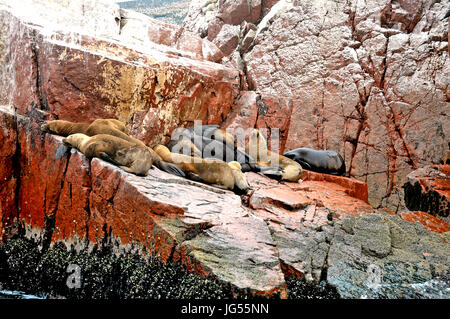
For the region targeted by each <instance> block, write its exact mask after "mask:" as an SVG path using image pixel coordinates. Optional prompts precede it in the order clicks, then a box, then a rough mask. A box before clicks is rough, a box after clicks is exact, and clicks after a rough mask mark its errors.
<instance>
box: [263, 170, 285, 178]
mask: <svg viewBox="0 0 450 319" xmlns="http://www.w3.org/2000/svg"><path fill="white" fill-rule="evenodd" d="M282 172H283V171H273V170H272V171H262V172H261V174H263V175H264V176H267V177H269V178H272V179H275V180H277V181H279V180H281V178H282V177H283V174H282Z"/></svg>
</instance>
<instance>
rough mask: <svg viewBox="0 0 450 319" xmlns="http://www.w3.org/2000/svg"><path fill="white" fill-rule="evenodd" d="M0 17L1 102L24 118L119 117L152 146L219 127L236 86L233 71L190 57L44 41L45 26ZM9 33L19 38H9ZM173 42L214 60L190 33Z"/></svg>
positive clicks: (101, 42) (77, 40)
mask: <svg viewBox="0 0 450 319" xmlns="http://www.w3.org/2000/svg"><path fill="white" fill-rule="evenodd" d="M1 14H2V17H3V18H2V23H3V24H4V26H3V27H2V28H3V29H5V28H8V30H9V31H10V33H9V32H5V33H2V38H4V39H2V41H3V43H6V44H9V45H8V46H5V51H4V52H2V54H3V53H4V55H5V56H8V57H9V59H8V60H2V61H4V66H2V67H4V68H5V70H6V71H7V73H6V74H4V75H3V77H4V79H5V80H4V82H3V80H2V84H4V86H3V85H2V87H1V88H0V92H1V96H2V97H4V101H3V103H4V104H6V105H14V106H15V107H16V108H17V110H18V113H19V114H22V115H25V114H26V113H27V112H30V111H31V109H33V107H30V105H31V104H32V103H34V105H37V108H39V109H41V110H44V111H45V112H47V114H46V116H47V117H48V118H49V119H51V118H59V119H68V120H71V121H92V120H94V119H95V118H99V117H102V118H111V117H113V118H118V119H120V120H122V121H124V122H126V123H127V126H128V128H129V129H130V131H131V132H132V134H134V135H135V136H136V137H138V138H140V139H142V140H143V141H144V142H146V143H149V144H151V145H153V144H156V143H164V142H166V140H168V136H170V134H171V132H172V130H173V129H174V128H175V127H177V126H183V125H189V124H192V123H193V121H194V120H201V121H202V122H204V123H208V124H220V123H221V122H222V121H223V119H224V118H225V116H226V114H228V112H229V110H230V108H231V105H232V103H233V101H234V98H235V96H236V95H237V93H238V90H239V87H240V75H239V72H238V71H236V70H232V69H228V68H225V67H223V66H220V65H218V64H213V63H210V62H208V61H203V60H193V59H191V58H189V57H192V54H191V55H189V54H188V55H187V57H183V56H179V54H177V52H178V51H174V49H170V50H169V49H167V48H168V47H164V46H161V45H160V46H157V45H156V44H154V43H153V45H149V46H147V47H143V46H142V45H143V43H140V44H139V46H138V45H137V44H134V45H130V47H125V46H123V45H119V44H117V43H115V42H114V41H113V40H110V41H108V40H105V39H97V38H94V37H92V36H87V35H83V34H65V33H64V32H62V31H60V32H55V33H53V34H51V35H50V36H47V34H46V29H45V28H44V27H42V26H39V25H35V24H33V25H31V24H25V23H24V22H22V21H20V20H19V19H17V18H16V17H14V16H13V14H15V11H13V12H9V11H7V10H5V9H2V10H1ZM111 18H112V19H113V17H111ZM155 25H156V26H157V25H158V24H157V23H156V24H155ZM8 30H6V31H8ZM180 30H181V29H180ZM155 32H156V31H155ZM13 33H14V34H18V35H20V36H17V37H11V36H10V34H13ZM178 36H179V38H178V40H177V41H178V42H177V43H178V44H175V45H178V47H179V48H183V49H188V48H192V43H190V42H189V41H191V40H192V41H195V43H196V44H195V46H196V47H198V48H197V49H198V50H197V49H196V50H197V51H199V50H200V51H201V52H203V49H205V53H206V54H209V55H211V56H212V57H214V59H218V55H217V54H218V53H217V52H214V50H213V47H212V44H211V43H205V45H203V44H202V43H203V42H202V40H201V39H200V38H198V37H197V36H195V37H194V36H192V37H190V36H189V33H187V31H186V32H183V33H181V34H179V35H178ZM183 39H184V40H183ZM195 39H196V40H195ZM150 40H151V39H147V41H150ZM165 40H166V39H165ZM155 41H159V42H161V41H162V39H156V40H155ZM188 42H189V43H188ZM149 43H151V42H149ZM183 43H185V44H183ZM168 44H169V43H168ZM208 47H209V49H211V50H209V49H208ZM165 48H166V49H165ZM208 50H209V51H210V52H209V53H208V52H206V51H208ZM200 51H199V52H200ZM179 52H187V51H182V50H179ZM201 52H200V53H201ZM200 53H199V54H200ZM197 55H198V54H197ZM2 65H3V64H2ZM80 70H85V72H80ZM7 79H8V80H7ZM9 83H13V85H12V88H11V87H10V84H9ZM25 88H26V89H25ZM21 89H22V90H23V92H22V91H21Z"/></svg>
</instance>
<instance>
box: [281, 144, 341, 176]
mask: <svg viewBox="0 0 450 319" xmlns="http://www.w3.org/2000/svg"><path fill="white" fill-rule="evenodd" d="M283 155H284V156H286V157H288V158H290V159H293V160H294V161H296V162H297V163H299V164H300V165H302V167H303V168H304V169H307V170H310V171H314V172H319V173H326V174H332V175H339V176H343V175H344V174H345V161H344V159H343V158H342V156H341V155H340V154H339V153H338V152H335V151H331V150H315V149H312V148H306V147H301V148H296V149H293V150H290V151H288V152H285V153H284V154H283Z"/></svg>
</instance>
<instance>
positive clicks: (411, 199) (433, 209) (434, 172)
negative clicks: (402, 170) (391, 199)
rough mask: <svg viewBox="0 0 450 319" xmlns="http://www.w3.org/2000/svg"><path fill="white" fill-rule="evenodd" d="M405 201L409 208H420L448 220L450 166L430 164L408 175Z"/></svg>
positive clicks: (449, 207)
mask: <svg viewBox="0 0 450 319" xmlns="http://www.w3.org/2000/svg"><path fill="white" fill-rule="evenodd" d="M403 188H404V189H405V203H406V206H407V207H408V209H409V210H413V211H414V210H420V211H424V212H428V213H429V214H431V215H433V216H436V217H440V218H442V219H443V220H448V216H449V214H450V206H449V198H450V166H449V165H430V166H425V167H422V168H419V169H417V170H415V171H413V172H411V173H410V174H408V176H407V177H406V183H405V185H404V186H403Z"/></svg>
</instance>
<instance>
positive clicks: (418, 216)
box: [399, 211, 450, 234]
mask: <svg viewBox="0 0 450 319" xmlns="http://www.w3.org/2000/svg"><path fill="white" fill-rule="evenodd" d="M399 215H400V217H401V218H403V219H404V220H407V221H409V222H413V223H414V222H419V223H421V224H422V225H424V226H425V227H426V228H427V229H429V230H430V231H432V232H436V233H439V234H441V233H445V232H448V231H450V225H449V224H447V223H446V222H444V221H442V220H441V219H439V218H437V217H434V216H432V215H430V214H427V213H425V212H421V211H413V212H410V211H404V212H401V213H400V214H399Z"/></svg>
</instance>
